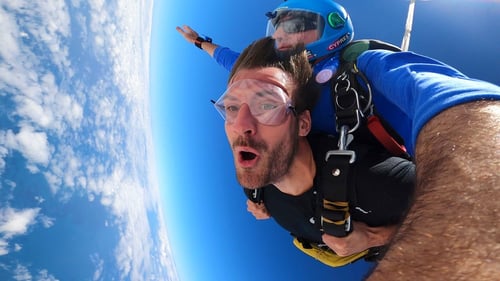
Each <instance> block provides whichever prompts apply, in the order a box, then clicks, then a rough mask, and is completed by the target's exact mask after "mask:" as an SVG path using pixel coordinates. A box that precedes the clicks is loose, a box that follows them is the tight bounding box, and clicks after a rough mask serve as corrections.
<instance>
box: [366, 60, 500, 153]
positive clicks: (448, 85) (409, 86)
mask: <svg viewBox="0 0 500 281" xmlns="http://www.w3.org/2000/svg"><path fill="white" fill-rule="evenodd" d="M357 66H358V68H359V70H360V71H361V72H363V73H364V74H365V75H366V77H367V78H368V80H369V82H370V85H371V86H372V91H373V102H374V105H375V108H376V109H377V111H378V112H379V113H380V115H381V116H382V117H383V118H384V119H385V120H386V121H388V122H389V124H390V125H391V126H392V127H393V128H394V129H395V130H396V131H397V132H398V133H399V134H400V135H401V137H402V138H403V139H404V141H405V144H406V146H407V148H408V150H409V152H410V154H411V155H413V154H414V149H415V143H416V139H417V137H418V133H419V132H420V130H421V129H422V127H423V126H424V125H425V123H426V122H427V121H429V120H430V119H431V118H432V117H434V116H435V115H437V114H438V113H440V112H441V111H443V110H445V109H447V108H450V107H452V106H454V105H457V104H462V103H466V102H469V101H474V100H486V99H489V100H494V99H495V100H499V99H500V87H498V86H496V85H494V84H491V83H488V82H485V81H480V80H476V79H471V78H469V77H467V76H465V75H464V74H462V73H461V72H459V71H458V70H456V69H454V68H452V67H450V66H448V65H446V64H444V63H442V62H439V61H437V60H434V59H431V58H429V57H425V56H421V55H418V54H415V53H413V52H396V53H395V52H391V51H387V50H370V51H366V52H364V53H362V54H361V55H360V56H359V57H358V60H357ZM457 122H460V120H457Z"/></svg>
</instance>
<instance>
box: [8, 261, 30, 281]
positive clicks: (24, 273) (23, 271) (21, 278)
mask: <svg viewBox="0 0 500 281" xmlns="http://www.w3.org/2000/svg"><path fill="white" fill-rule="evenodd" d="M12 278H13V279H14V280H16V281H31V280H32V278H33V277H32V276H31V273H30V271H29V270H28V268H27V267H26V266H24V265H21V264H18V265H17V266H16V268H15V269H14V276H12Z"/></svg>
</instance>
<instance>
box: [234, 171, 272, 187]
mask: <svg viewBox="0 0 500 281" xmlns="http://www.w3.org/2000/svg"><path fill="white" fill-rule="evenodd" d="M236 177H237V178H238V182H239V184H240V185H241V186H243V187H245V188H249V189H255V188H259V187H263V186H265V185H267V184H269V183H268V182H266V181H265V180H264V177H263V176H262V175H256V174H254V173H245V172H238V173H237V174H236Z"/></svg>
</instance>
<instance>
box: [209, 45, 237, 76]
mask: <svg viewBox="0 0 500 281" xmlns="http://www.w3.org/2000/svg"><path fill="white" fill-rule="evenodd" d="M239 56H240V53H238V52H235V51H233V50H231V49H229V48H227V47H221V46H219V47H217V48H216V49H215V51H214V59H215V61H216V62H217V63H218V64H219V65H221V66H222V67H224V68H225V69H226V70H227V71H231V69H232V68H233V65H234V63H235V62H236V60H237V59H238V57H239Z"/></svg>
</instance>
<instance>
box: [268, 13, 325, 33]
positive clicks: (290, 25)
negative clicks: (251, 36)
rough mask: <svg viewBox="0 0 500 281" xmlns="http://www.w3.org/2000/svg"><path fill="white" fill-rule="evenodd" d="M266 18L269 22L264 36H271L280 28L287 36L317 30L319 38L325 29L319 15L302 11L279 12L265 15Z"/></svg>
mask: <svg viewBox="0 0 500 281" xmlns="http://www.w3.org/2000/svg"><path fill="white" fill-rule="evenodd" d="M267 16H268V17H269V21H268V22H267V30H266V36H273V34H274V33H275V32H276V30H278V29H280V28H282V29H283V31H284V32H285V33H288V34H293V33H300V32H305V31H309V30H317V31H318V34H319V38H321V34H323V29H324V27H325V21H324V20H323V17H322V16H321V15H320V14H318V13H313V12H309V11H304V10H281V11H276V12H272V13H267Z"/></svg>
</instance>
